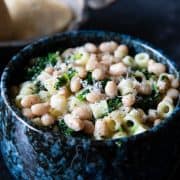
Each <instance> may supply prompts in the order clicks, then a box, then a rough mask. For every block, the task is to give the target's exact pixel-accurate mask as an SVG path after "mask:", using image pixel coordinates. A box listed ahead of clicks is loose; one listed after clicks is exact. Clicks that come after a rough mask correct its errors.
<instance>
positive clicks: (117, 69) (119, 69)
mask: <svg viewBox="0 0 180 180" xmlns="http://www.w3.org/2000/svg"><path fill="white" fill-rule="evenodd" d="M109 73H110V74H111V75H113V76H120V75H124V74H126V73H127V67H126V66H125V65H124V64H123V63H117V64H113V65H111V66H110V69H109Z"/></svg>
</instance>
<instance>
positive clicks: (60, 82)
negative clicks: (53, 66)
mask: <svg viewBox="0 0 180 180" xmlns="http://www.w3.org/2000/svg"><path fill="white" fill-rule="evenodd" d="M67 83H68V77H67V76H66V75H65V74H63V75H62V76H60V77H58V78H57V82H56V83H55V85H54V88H55V89H56V90H58V89H59V88H60V87H62V86H65V85H66V84H67Z"/></svg>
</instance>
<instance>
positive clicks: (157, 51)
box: [0, 30, 180, 144]
mask: <svg viewBox="0 0 180 180" xmlns="http://www.w3.org/2000/svg"><path fill="white" fill-rule="evenodd" d="M91 33H93V34H98V33H101V34H103V35H111V36H119V37H121V38H124V39H125V38H128V39H130V41H131V42H134V43H136V44H137V45H139V46H143V47H144V48H145V49H148V50H150V51H151V52H153V53H154V54H155V55H156V56H158V57H162V58H163V59H166V61H167V63H168V65H169V66H171V68H173V69H174V70H175V71H176V72H177V78H178V79H179V78H180V73H179V71H178V68H177V65H176V63H175V62H174V61H173V60H171V59H170V58H168V56H166V55H164V53H163V52H162V50H160V49H158V48H154V46H153V45H151V44H150V43H147V42H145V41H143V40H141V39H138V38H135V37H133V36H130V35H125V34H120V33H115V32H109V31H98V30H83V31H71V32H65V33H57V34H55V35H53V36H46V37H43V38H41V39H39V40H36V41H34V42H33V43H31V44H29V45H27V46H26V47H24V48H23V49H22V50H20V51H19V52H18V53H17V54H16V55H14V56H13V57H12V59H11V60H10V62H9V63H8V65H7V66H6V67H5V69H4V71H3V73H2V76H1V87H0V88H1V97H2V100H3V101H4V103H5V105H6V108H8V110H9V111H10V112H11V113H12V115H13V116H15V117H16V118H17V119H18V120H19V121H20V122H21V123H23V124H24V125H25V126H27V127H28V128H30V129H32V130H33V131H36V132H38V133H40V134H44V133H46V132H49V131H44V130H42V129H38V128H36V127H33V125H30V124H29V123H28V121H29V120H28V119H27V118H25V117H24V116H23V115H22V113H20V112H18V111H19V110H18V108H17V107H15V106H14V105H13V104H12V102H11V101H10V98H9V96H8V88H6V80H7V77H8V74H7V72H8V70H9V69H11V68H13V64H12V62H13V61H17V59H18V57H19V56H20V55H21V54H23V53H24V52H26V51H28V50H29V49H31V47H32V46H33V45H38V44H41V43H48V41H49V40H50V39H51V38H60V37H63V36H65V37H66V36H69V35H72V34H73V35H75V36H78V35H80V36H88V35H89V34H91ZM16 58H17V59H16ZM179 111H180V97H179V99H178V102H177V105H176V107H175V109H174V111H173V113H172V114H171V116H169V117H167V118H165V119H164V120H163V122H161V123H160V124H159V125H157V126H155V127H152V128H150V129H148V130H147V131H145V132H143V133H140V134H137V135H132V136H128V137H121V138H117V139H107V140H95V139H90V138H89V140H90V141H92V142H95V143H97V142H98V144H99V143H100V144H101V142H110V143H111V142H115V143H116V142H125V141H129V140H130V141H134V140H136V139H141V138H144V137H147V136H150V135H153V134H156V132H158V131H160V130H161V129H162V128H165V127H166V126H167V125H168V124H169V123H170V122H171V121H172V119H173V118H174V116H175V115H176V114H177V113H178V112H179ZM51 133H53V134H55V135H58V136H59V137H60V136H63V135H62V134H60V133H54V132H51ZM63 137H65V136H63ZM65 138H67V139H68V138H71V139H72V138H75V139H81V140H82V139H84V138H79V137H65Z"/></svg>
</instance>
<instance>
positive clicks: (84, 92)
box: [76, 89, 90, 101]
mask: <svg viewBox="0 0 180 180" xmlns="http://www.w3.org/2000/svg"><path fill="white" fill-rule="evenodd" d="M89 92H90V91H89V89H84V90H82V91H80V92H79V93H78V94H77V95H76V97H77V99H79V100H80V101H84V100H85V99H86V95H87V94H88V93H89Z"/></svg>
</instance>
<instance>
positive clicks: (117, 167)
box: [0, 31, 180, 180]
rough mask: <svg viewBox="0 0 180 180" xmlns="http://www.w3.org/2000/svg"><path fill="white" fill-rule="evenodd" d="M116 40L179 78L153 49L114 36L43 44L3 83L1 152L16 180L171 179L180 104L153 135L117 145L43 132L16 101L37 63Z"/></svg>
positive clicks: (86, 35)
mask: <svg viewBox="0 0 180 180" xmlns="http://www.w3.org/2000/svg"><path fill="white" fill-rule="evenodd" d="M110 40H114V41H117V42H118V43H124V44H127V45H128V47H129V48H130V53H138V52H142V51H144V52H147V53H149V54H150V56H151V57H152V58H155V59H156V60H157V61H159V62H162V63H164V64H166V65H167V67H168V70H169V72H171V73H173V74H175V75H176V76H177V77H178V78H179V72H178V70H177V68H176V67H175V64H174V63H173V61H171V60H169V59H168V58H167V57H166V56H164V55H163V54H162V53H161V52H160V51H158V50H155V49H153V48H152V47H151V46H149V45H148V44H147V43H145V42H143V41H141V40H139V39H135V38H133V37H130V36H128V35H121V34H118V33H113V32H104V31H74V32H68V33H62V34H56V35H54V36H51V37H46V38H43V39H40V40H38V41H36V42H34V43H32V44H30V45H28V46H27V47H25V48H24V49H23V50H21V51H20V52H19V53H18V54H17V55H15V56H14V57H13V58H12V60H11V61H10V63H9V64H8V65H7V67H6V68H5V70H4V72H3V74H2V79H1V96H2V102H1V119H0V127H1V141H0V144H1V151H2V155H3V158H4V160H5V163H6V165H7V167H8V168H9V170H10V172H11V174H12V175H13V176H14V178H15V179H79V180H80V179H98V180H99V179H121V178H122V179H158V180H160V179H165V178H167V177H168V176H170V172H171V171H172V170H173V168H174V164H175V161H176V159H177V158H176V156H177V154H178V149H179V145H178V142H179V141H178V138H177V136H180V133H179V130H178V129H179V128H180V122H179V120H178V117H179V108H180V106H179V105H180V99H178V102H177V106H176V108H175V110H174V112H173V113H172V115H171V116H170V117H168V118H167V119H165V120H164V121H163V122H162V123H160V124H159V125H157V126H156V127H153V128H151V129H149V130H148V131H146V132H144V133H142V134H139V135H135V136H131V137H126V138H120V139H115V140H100V141H96V140H91V139H84V138H76V137H64V136H63V135H61V134H59V133H53V132H50V131H47V130H43V129H41V128H37V127H35V126H33V125H32V124H31V122H30V121H29V120H28V119H26V118H25V117H23V116H22V114H21V112H20V110H18V109H17V108H16V107H15V106H14V105H13V103H12V100H11V98H10V92H9V89H10V86H11V85H13V84H14V83H15V84H16V83H18V82H20V80H21V77H22V76H23V74H22V73H23V68H24V67H25V65H26V64H27V63H28V60H30V59H31V58H33V57H37V56H41V55H45V54H47V53H48V52H53V51H56V50H58V49H59V48H61V49H62V48H63V49H65V48H68V47H75V46H78V45H82V44H84V43H85V42H89V41H90V42H94V43H96V44H98V43H100V42H102V41H110Z"/></svg>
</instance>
